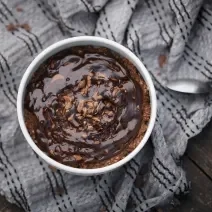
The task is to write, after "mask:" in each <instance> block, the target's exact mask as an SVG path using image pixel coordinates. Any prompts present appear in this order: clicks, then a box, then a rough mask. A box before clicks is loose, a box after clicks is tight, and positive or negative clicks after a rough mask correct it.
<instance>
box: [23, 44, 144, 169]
mask: <svg viewBox="0 0 212 212" xmlns="http://www.w3.org/2000/svg"><path fill="white" fill-rule="evenodd" d="M119 58H120V56H118V55H117V54H116V53H114V52H112V51H110V50H108V49H106V48H103V47H98V48H97V47H92V46H86V47H72V48H70V49H69V50H66V51H63V52H60V53H59V54H57V55H55V56H53V57H51V58H49V59H48V60H47V61H46V62H45V63H44V64H43V65H41V66H40V68H39V69H38V71H37V72H36V73H35V74H34V75H33V77H32V80H31V82H30V83H29V85H28V87H27V90H26V97H25V121H26V126H27V128H28V131H29V133H30V135H31V136H32V138H33V140H34V142H35V143H36V144H37V145H38V146H39V148H41V149H42V150H43V151H44V152H46V153H47V154H48V155H49V156H50V157H52V158H54V159H55V160H57V161H59V162H61V163H63V164H67V165H70V166H73V167H83V165H82V164H87V163H97V162H99V161H103V160H107V159H110V158H112V157H114V156H116V155H118V154H119V153H120V152H121V151H123V150H124V149H126V148H127V146H128V145H129V143H130V142H131V141H132V140H133V139H134V138H135V137H136V136H137V134H138V131H139V128H140V127H141V122H142V103H143V102H142V101H143V92H142V87H141V86H140V84H139V83H138V82H137V81H136V80H134V79H133V78H132V77H131V73H130V71H129V70H128V69H127V68H126V67H124V65H123V64H122V60H119ZM128 62H129V61H128Z"/></svg>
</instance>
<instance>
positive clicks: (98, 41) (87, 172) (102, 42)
mask: <svg viewBox="0 0 212 212" xmlns="http://www.w3.org/2000/svg"><path fill="white" fill-rule="evenodd" d="M83 42H84V43H88V44H84V45H97V46H104V47H107V48H109V49H112V50H113V51H117V52H118V54H120V55H124V57H126V58H127V59H128V60H130V61H131V62H132V63H133V64H134V65H135V66H136V68H137V69H138V71H139V73H140V74H141V75H142V77H143V79H144V80H145V82H146V84H147V87H148V89H149V95H150V106H151V114H150V120H149V124H148V128H147V130H146V132H145V135H144V137H143V138H142V140H141V141H140V143H139V144H138V145H137V147H136V148H135V149H134V150H133V151H132V152H130V153H129V154H128V155H127V156H126V157H124V158H123V159H121V160H120V161H118V162H116V163H113V164H111V165H108V166H105V167H101V168H93V169H83V168H74V167H71V166H67V165H64V164H61V163H59V162H57V161H55V160H54V159H52V158H50V157H49V156H48V155H47V154H46V153H44V152H43V151H42V150H41V149H39V147H38V146H37V145H36V144H35V143H34V141H33V139H32V138H31V136H30V135H29V133H28V130H27V128H26V125H25V122H24V114H23V109H24V106H23V102H24V96H25V88H26V85H27V84H28V81H29V80H30V79H31V75H32V73H34V72H35V71H36V70H37V67H38V66H39V65H40V64H41V63H42V62H43V61H45V60H46V58H49V57H50V56H52V55H54V54H55V53H56V52H60V51H62V50H63V49H66V47H65V46H67V45H68V48H69V47H71V46H79V44H77V45H75V44H76V43H83ZM89 43H90V44H89ZM60 48H63V49H60ZM53 52H55V53H53ZM44 58H45V59H44ZM156 108H157V101H156V92H155V88H154V85H153V81H152V79H151V77H150V74H149V73H148V71H147V69H146V68H145V66H144V65H143V63H142V62H141V61H140V59H139V58H138V57H137V56H136V55H134V53H132V52H131V51H130V50H129V49H127V48H126V47H124V46H122V45H121V44H119V43H117V42H115V41H112V40H108V39H105V38H101V37H94V36H79V37H72V38H67V39H64V40H61V41H58V42H56V43H54V44H52V45H50V46H49V47H47V48H46V49H44V50H43V51H42V52H41V53H40V54H38V55H37V56H36V57H35V59H34V60H33V61H32V62H31V64H30V65H29V66H28V68H27V70H26V71H25V73H24V75H23V77H22V79H21V82H20V85H19V89H18V96H17V115H18V121H19V124H20V127H21V130H22V133H23V135H24V137H25V139H26V140H27V142H28V144H29V145H30V146H31V148H32V149H33V150H34V151H35V152H36V153H37V154H38V155H39V156H40V157H41V158H42V159H44V160H45V161H46V162H47V163H48V164H50V165H51V166H54V167H55V168H58V169H61V170H64V171H66V172H69V173H72V174H76V175H84V176H91V175H97V174H103V173H106V172H109V171H112V170H114V169H116V168H118V167H121V166H122V165H124V164H125V163H127V162H128V161H130V160H131V159H132V158H133V157H135V155H137V153H138V152H139V151H140V150H141V149H142V148H143V147H144V145H145V144H146V142H147V141H148V138H149V136H150V134H151V132H152V130H153V127H154V123H155V119H156Z"/></svg>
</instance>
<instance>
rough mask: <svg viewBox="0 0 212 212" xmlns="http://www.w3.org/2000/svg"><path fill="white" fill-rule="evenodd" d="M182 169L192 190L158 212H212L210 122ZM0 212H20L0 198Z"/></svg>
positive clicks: (192, 145)
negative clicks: (173, 204) (178, 200)
mask: <svg viewBox="0 0 212 212" xmlns="http://www.w3.org/2000/svg"><path fill="white" fill-rule="evenodd" d="M184 168H185V170H186V172H187V175H188V178H189V180H191V183H192V190H191V192H190V194H189V195H188V196H187V197H186V199H183V200H181V202H180V203H179V204H177V206H176V205H175V206H172V205H170V206H168V207H166V208H162V209H161V208H159V209H157V210H156V211H158V212H212V121H211V122H210V123H209V124H208V126H207V127H206V128H205V129H204V130H203V131H202V132H201V133H200V134H199V135H197V136H196V137H195V138H192V139H191V140H190V141H189V144H188V149H187V151H186V155H185V157H184ZM0 212H22V210H21V209H19V208H18V207H16V206H15V205H12V204H10V203H8V202H7V201H6V200H5V198H4V197H1V196H0Z"/></svg>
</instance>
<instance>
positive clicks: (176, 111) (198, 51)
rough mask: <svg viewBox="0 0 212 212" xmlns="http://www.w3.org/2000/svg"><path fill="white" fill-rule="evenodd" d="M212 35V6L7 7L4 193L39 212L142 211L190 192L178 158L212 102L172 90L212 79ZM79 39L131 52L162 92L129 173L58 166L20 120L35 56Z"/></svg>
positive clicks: (36, 2)
mask: <svg viewBox="0 0 212 212" xmlns="http://www.w3.org/2000/svg"><path fill="white" fill-rule="evenodd" d="M211 33H212V4H211V1H210V0H208V1H207V0H205V1H203V0H193V1H190V0H163V1H162V0H140V1H138V0H111V1H108V0H93V1H92V0H72V1H71V0H28V1H27V0H0V44H1V45H0V193H1V195H5V196H6V198H7V199H8V200H9V201H10V202H12V203H15V204H17V205H18V206H19V207H20V208H23V210H25V211H32V212H42V211H49V212H56V211H60V212H61V211H69V212H70V211H73V212H81V211H86V212H87V211H88V212H89V211H90V212H96V211H108V212H109V211H110V212H124V211H130V212H131V211H134V212H141V211H149V210H150V208H153V207H155V206H156V205H160V204H165V203H167V202H168V201H170V200H171V199H172V198H173V197H174V196H175V198H176V197H178V196H179V195H184V194H186V193H187V192H188V191H189V189H190V184H189V183H188V180H187V179H186V175H185V172H184V170H183V169H182V166H181V162H180V158H181V156H182V155H183V154H184V152H185V149H186V146H187V141H188V139H189V138H191V137H193V136H194V135H196V134H198V133H199V132H200V131H201V130H202V128H203V127H204V126H205V125H206V124H207V123H208V122H209V120H210V119H211V114H212V107H211V103H212V96H211V94H210V95H202V96H201V95H200V96H198V95H196V96H192V95H190V96H189V95H181V94H177V93H174V92H171V91H169V90H167V89H166V88H165V87H164V85H165V83H166V82H167V81H168V80H171V79H177V78H181V77H189V78H196V79H201V80H203V81H209V80H211V79H212V57H211V53H212V36H211ZM80 35H94V36H102V37H105V38H108V39H111V40H115V41H117V42H119V43H122V44H123V45H125V46H126V47H128V48H129V49H131V50H132V51H133V52H134V53H135V54H136V55H137V56H138V57H139V58H140V59H141V60H142V61H143V62H144V64H145V65H146V67H147V69H148V70H149V71H150V73H151V76H152V78H153V80H154V84H155V87H156V89H157V100H158V113H157V114H158V115H157V121H156V124H155V128H154V130H153V133H152V136H151V139H150V141H149V142H148V144H147V145H146V146H145V148H144V149H143V150H142V151H141V152H140V153H139V154H138V155H137V156H136V158H134V159H133V160H131V161H130V162H129V163H128V164H126V165H125V166H124V167H122V168H120V169H119V170H116V171H114V172H111V173H109V174H105V175H102V176H95V177H79V176H72V175H70V174H67V173H64V172H62V171H59V170H53V169H51V168H50V167H49V166H48V165H47V164H46V163H45V162H43V161H42V160H41V159H40V158H39V157H38V156H37V155H36V154H35V153H34V152H33V151H32V149H31V148H30V147H29V145H28V144H27V142H26V141H25V139H24V137H23V135H22V133H21V131H20V128H19V125H18V121H17V116H16V96H17V89H18V86H19V82H20V80H21V77H22V75H23V73H24V71H25V70H26V68H27V67H28V65H29V64H30V62H31V61H32V59H33V58H34V57H35V56H36V55H37V54H38V53H39V52H41V51H42V50H43V49H45V48H46V47H47V46H49V45H51V44H53V43H54V42H56V41H59V40H61V39H64V38H67V37H72V36H80ZM166 58H167V59H166ZM200 142H201V141H200Z"/></svg>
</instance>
